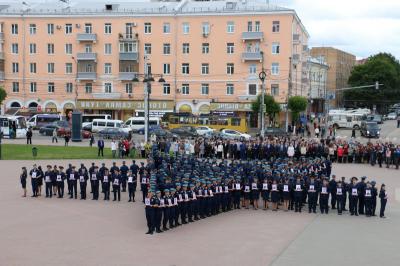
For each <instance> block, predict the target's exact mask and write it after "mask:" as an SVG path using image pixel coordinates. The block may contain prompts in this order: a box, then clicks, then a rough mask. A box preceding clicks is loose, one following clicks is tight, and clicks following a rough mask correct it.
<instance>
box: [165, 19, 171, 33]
mask: <svg viewBox="0 0 400 266" xmlns="http://www.w3.org/2000/svg"><path fill="white" fill-rule="evenodd" d="M163 33H171V24H169V23H168V22H166V23H164V24H163Z"/></svg>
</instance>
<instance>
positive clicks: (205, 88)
mask: <svg viewBox="0 0 400 266" xmlns="http://www.w3.org/2000/svg"><path fill="white" fill-rule="evenodd" d="M208 91H209V85H208V84H201V95H208Z"/></svg>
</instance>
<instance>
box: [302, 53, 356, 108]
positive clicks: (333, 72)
mask: <svg viewBox="0 0 400 266" xmlns="http://www.w3.org/2000/svg"><path fill="white" fill-rule="evenodd" d="M310 53H311V56H312V57H315V58H320V59H322V60H324V61H325V62H326V63H327V64H328V65H329V70H328V79H327V88H328V96H329V98H330V99H331V100H330V106H332V107H342V106H343V105H344V103H343V93H342V92H341V91H337V89H342V88H346V87H348V80H349V77H350V74H351V70H352V69H353V67H354V65H355V63H356V56H355V55H352V54H350V53H347V52H344V51H341V50H339V49H336V48H332V47H313V48H312V49H311V52H310Z"/></svg>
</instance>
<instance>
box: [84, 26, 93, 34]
mask: <svg viewBox="0 0 400 266" xmlns="http://www.w3.org/2000/svg"><path fill="white" fill-rule="evenodd" d="M85 33H88V34H91V33H92V24H91V23H85Z"/></svg>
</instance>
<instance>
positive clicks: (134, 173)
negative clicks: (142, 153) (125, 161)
mask: <svg viewBox="0 0 400 266" xmlns="http://www.w3.org/2000/svg"><path fill="white" fill-rule="evenodd" d="M129 170H131V172H132V177H133V180H134V191H135V192H136V187H137V175H138V171H139V166H138V165H137V164H136V161H135V160H132V164H131V166H130V167H129Z"/></svg>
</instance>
